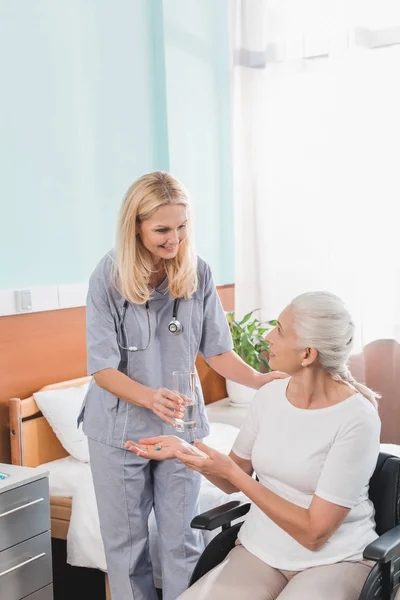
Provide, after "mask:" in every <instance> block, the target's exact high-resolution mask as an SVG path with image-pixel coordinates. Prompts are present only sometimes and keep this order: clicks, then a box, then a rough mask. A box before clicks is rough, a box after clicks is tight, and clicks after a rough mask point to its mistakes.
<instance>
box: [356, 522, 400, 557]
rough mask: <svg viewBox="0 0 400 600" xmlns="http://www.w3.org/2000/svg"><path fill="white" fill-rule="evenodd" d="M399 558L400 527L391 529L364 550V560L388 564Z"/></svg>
mask: <svg viewBox="0 0 400 600" xmlns="http://www.w3.org/2000/svg"><path fill="white" fill-rule="evenodd" d="M399 556H400V525H397V527H393V529H390V530H389V531H387V532H386V533H384V534H383V535H381V536H380V537H378V538H377V539H376V540H374V541H373V542H371V543H370V544H368V546H367V547H366V548H365V550H364V558H365V559H366V560H376V561H377V562H380V563H388V562H390V561H391V560H393V559H394V558H398V557H399Z"/></svg>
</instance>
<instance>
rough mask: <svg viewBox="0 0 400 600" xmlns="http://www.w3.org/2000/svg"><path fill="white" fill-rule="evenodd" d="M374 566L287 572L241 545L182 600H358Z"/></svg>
mask: <svg viewBox="0 0 400 600" xmlns="http://www.w3.org/2000/svg"><path fill="white" fill-rule="evenodd" d="M373 564H374V563H372V562H371V561H360V562H338V563H334V564H332V565H322V566H320V567H311V568H309V569H304V570H303V571H284V570H282V569H274V568H273V567H270V566H269V565H267V564H266V563H265V562H263V561H262V560H260V559H259V558H257V557H256V556H255V555H254V554H251V552H249V551H248V550H246V548H244V547H243V546H241V545H237V546H236V547H235V548H234V549H233V550H232V551H231V552H230V553H229V554H228V556H227V557H226V559H225V560H224V561H223V562H222V563H221V564H219V565H218V566H217V567H215V569H213V570H212V571H209V572H208V573H207V574H206V575H204V577H202V578H201V579H199V580H198V581H197V582H196V583H195V584H194V585H192V587H190V588H189V589H188V590H187V591H186V592H184V593H183V594H182V596H180V597H179V600H227V599H229V600H250V599H251V600H358V599H359V597H360V593H361V590H362V587H363V585H364V582H365V580H366V578H367V576H368V574H369V572H370V570H371V567H372V565H373Z"/></svg>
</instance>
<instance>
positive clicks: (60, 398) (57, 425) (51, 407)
mask: <svg viewBox="0 0 400 600" xmlns="http://www.w3.org/2000/svg"><path fill="white" fill-rule="evenodd" d="M88 387H89V384H88V383H85V384H84V385H81V386H79V387H70V388H64V389H59V390H44V391H42V392H35V393H34V394H33V397H34V398H35V401H36V404H37V405H38V407H39V408H40V410H41V411H42V413H43V416H44V417H45V418H46V419H47V421H48V423H49V425H50V427H51V428H52V430H53V431H54V433H55V434H56V436H57V437H58V439H59V440H60V442H61V444H62V446H63V447H64V448H65V450H66V451H67V452H69V454H70V455H71V456H73V457H74V458H76V459H77V460H80V461H82V462H89V447H88V442H87V437H86V435H85V434H84V433H83V431H82V428H81V427H80V428H79V429H78V428H77V425H76V421H77V418H78V415H79V412H80V410H81V407H82V404H83V400H84V398H85V395H86V392H87V390H88Z"/></svg>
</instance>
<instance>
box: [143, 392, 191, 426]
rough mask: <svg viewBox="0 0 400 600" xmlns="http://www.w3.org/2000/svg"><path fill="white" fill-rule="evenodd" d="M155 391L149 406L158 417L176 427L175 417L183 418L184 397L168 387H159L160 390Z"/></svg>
mask: <svg viewBox="0 0 400 600" xmlns="http://www.w3.org/2000/svg"><path fill="white" fill-rule="evenodd" d="M153 392H154V393H153V395H152V396H151V397H150V401H149V405H148V408H149V409H150V410H152V411H153V413H154V414H155V415H157V417H160V419H162V420H163V421H166V422H167V423H169V424H170V425H173V426H174V427H175V425H176V422H175V419H182V418H183V400H182V398H181V397H180V396H178V394H175V393H174V392H171V390H168V389H167V388H159V389H158V390H153Z"/></svg>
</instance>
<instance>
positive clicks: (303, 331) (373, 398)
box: [291, 292, 380, 407]
mask: <svg viewBox="0 0 400 600" xmlns="http://www.w3.org/2000/svg"><path fill="white" fill-rule="evenodd" d="M291 306H292V307H293V309H294V329H295V331H296V333H297V335H298V338H299V341H300V344H301V347H302V348H315V350H317V352H318V359H319V363H320V365H321V367H322V368H323V369H324V370H325V371H326V372H327V373H329V375H330V376H331V377H332V379H335V380H336V381H343V382H346V383H349V384H350V385H352V386H353V387H354V388H355V389H356V390H357V391H358V392H360V394H362V395H363V396H365V397H366V398H367V399H368V400H369V401H370V402H372V404H374V406H375V407H377V405H378V403H377V400H378V398H379V397H380V396H379V394H376V393H375V392H373V391H372V390H370V389H369V388H368V387H366V386H365V385H362V384H361V383H358V381H356V380H355V379H354V377H353V376H352V374H351V373H350V371H349V369H348V367H347V361H348V358H349V356H350V353H351V350H352V348H353V340H354V331H355V326H354V323H353V321H352V318H351V315H350V313H349V312H348V310H347V308H346V306H345V304H344V302H343V300H341V299H340V298H339V297H338V296H335V294H331V293H330V292H308V293H306V294H301V295H300V296H297V298H295V299H294V300H293V301H292V302H291Z"/></svg>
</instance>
